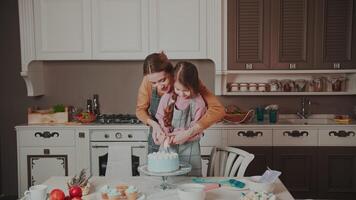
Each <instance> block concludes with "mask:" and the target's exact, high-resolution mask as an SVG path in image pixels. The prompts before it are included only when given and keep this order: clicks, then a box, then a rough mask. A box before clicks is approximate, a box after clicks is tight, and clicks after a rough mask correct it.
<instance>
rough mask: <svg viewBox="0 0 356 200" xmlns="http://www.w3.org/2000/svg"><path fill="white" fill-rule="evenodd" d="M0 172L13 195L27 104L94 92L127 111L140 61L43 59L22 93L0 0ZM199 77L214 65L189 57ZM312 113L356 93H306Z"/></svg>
mask: <svg viewBox="0 0 356 200" xmlns="http://www.w3.org/2000/svg"><path fill="white" fill-rule="evenodd" d="M0 27H1V31H0V44H1V45H0V70H1V73H0V93H1V96H0V157H1V164H0V166H1V167H0V169H1V170H0V172H1V183H2V184H1V185H2V192H4V193H5V194H17V161H16V160H17V155H16V153H17V152H16V134H15V131H14V126H15V125H17V124H23V123H26V117H27V116H26V109H27V107H29V106H33V105H39V106H49V105H54V104H57V103H64V104H71V105H74V106H81V107H84V105H85V101H86V98H89V97H92V95H93V94H94V93H97V94H99V95H100V101H101V105H102V111H103V112H106V113H118V112H121V113H133V112H134V110H135V102H136V92H137V88H138V87H139V84H140V80H141V77H142V76H141V74H142V72H141V68H142V62H141V61H135V62H113V61H110V62H104V61H90V62H89V61H77V62H73V61H70V62H69V61H68V62H67V61H61V62H59V61H58V62H46V63H45V74H46V80H45V81H46V83H47V84H46V86H45V90H46V95H45V96H42V97H27V96H26V94H27V91H26V86H25V82H24V81H23V79H22V78H21V77H20V70H21V66H20V42H19V25H18V8H17V1H16V0H1V1H0ZM194 63H195V64H197V65H198V69H199V72H200V75H201V78H202V80H203V82H205V84H206V85H207V86H208V87H209V88H211V89H212V88H213V85H214V80H213V79H214V78H213V77H214V75H213V74H214V66H213V64H212V63H211V62H209V61H194ZM300 98H301V97H293V96H288V97H220V100H221V101H222V102H223V103H224V104H236V105H238V106H240V107H241V108H243V109H245V110H246V109H248V108H251V107H254V106H255V105H257V104H264V105H265V104H270V103H277V104H280V107H281V112H284V113H295V112H296V110H297V107H298V105H299V102H300ZM311 99H312V101H313V102H314V103H315V104H314V105H313V112H314V113H340V114H341V113H349V112H350V111H351V109H352V106H353V105H355V102H356V96H334V97H323V96H320V97H311Z"/></svg>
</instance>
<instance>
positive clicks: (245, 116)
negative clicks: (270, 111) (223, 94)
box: [224, 105, 255, 124]
mask: <svg viewBox="0 0 356 200" xmlns="http://www.w3.org/2000/svg"><path fill="white" fill-rule="evenodd" d="M225 112H226V114H225V116H224V121H225V122H228V123H237V124H240V123H245V122H249V121H251V120H252V118H253V115H254V113H255V111H254V110H253V109H251V110H249V111H248V112H243V111H241V109H240V108H238V107H237V106H235V105H228V106H226V107H225Z"/></svg>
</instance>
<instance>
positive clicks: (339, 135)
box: [329, 130, 355, 137]
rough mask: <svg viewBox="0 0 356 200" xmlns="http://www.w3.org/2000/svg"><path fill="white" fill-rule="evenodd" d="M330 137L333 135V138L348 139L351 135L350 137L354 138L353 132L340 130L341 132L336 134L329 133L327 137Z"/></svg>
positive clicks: (333, 132)
mask: <svg viewBox="0 0 356 200" xmlns="http://www.w3.org/2000/svg"><path fill="white" fill-rule="evenodd" d="M331 135H334V136H337V137H348V136H350V135H352V136H355V132H354V131H348V132H347V131H344V130H341V131H338V132H336V131H330V132H329V136H331Z"/></svg>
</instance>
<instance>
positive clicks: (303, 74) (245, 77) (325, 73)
mask: <svg viewBox="0 0 356 200" xmlns="http://www.w3.org/2000/svg"><path fill="white" fill-rule="evenodd" d="M221 77H222V78H221V80H222V84H223V88H222V95H225V96H298V95H315V96H322V95H356V70H351V69H350V70H230V71H225V72H224V74H223V75H222V76H221ZM335 77H338V78H342V80H344V82H343V87H342V88H343V89H341V91H333V89H332V81H331V80H334V79H335ZM318 78H321V79H323V87H322V88H323V89H322V90H321V91H320V90H315V89H314V88H313V86H312V84H311V83H312V82H313V81H315V80H316V79H318ZM300 79H302V80H305V81H306V82H307V87H306V88H305V90H302V91H300V90H299V91H298V90H297V89H296V88H295V84H294V83H295V81H296V80H300ZM276 80H277V82H280V83H282V82H283V81H285V80H288V81H291V82H292V83H293V84H294V85H293V86H294V88H293V89H292V91H283V90H284V89H278V90H277V91H272V92H271V91H268V90H267V91H265V92H259V91H258V89H257V91H246V90H244V91H239V89H237V91H236V90H234V91H230V90H229V89H228V87H227V86H228V85H229V84H231V83H237V84H240V83H247V84H248V85H249V84H251V83H256V84H258V83H265V84H266V85H267V87H268V86H270V83H271V82H272V81H276ZM314 87H315V85H314ZM280 88H281V87H280ZM282 88H283V87H282Z"/></svg>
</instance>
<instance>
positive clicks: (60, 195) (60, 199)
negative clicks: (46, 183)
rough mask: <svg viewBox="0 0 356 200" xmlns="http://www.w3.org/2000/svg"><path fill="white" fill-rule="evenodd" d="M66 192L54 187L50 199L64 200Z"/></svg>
mask: <svg viewBox="0 0 356 200" xmlns="http://www.w3.org/2000/svg"><path fill="white" fill-rule="evenodd" d="M64 198H65V195H64V192H63V191H62V190H60V189H54V190H52V191H51V193H50V196H49V199H50V200H64Z"/></svg>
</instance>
